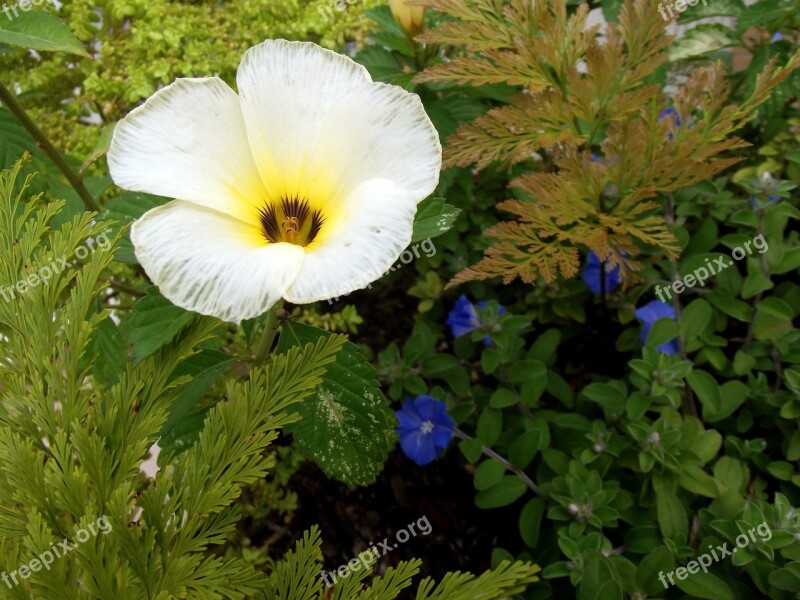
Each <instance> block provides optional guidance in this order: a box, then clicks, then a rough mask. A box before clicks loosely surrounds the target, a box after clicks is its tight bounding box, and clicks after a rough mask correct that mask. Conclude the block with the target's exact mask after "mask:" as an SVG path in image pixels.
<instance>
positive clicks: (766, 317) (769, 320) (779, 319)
mask: <svg viewBox="0 0 800 600" xmlns="http://www.w3.org/2000/svg"><path fill="white" fill-rule="evenodd" d="M793 317H794V313H793V311H792V308H791V306H789V305H788V304H787V303H786V302H784V301H783V300H780V299H778V298H765V299H764V300H763V301H762V302H761V303H759V305H758V306H757V307H756V316H755V319H754V320H753V333H755V337H756V339H757V340H768V341H776V340H778V339H780V338H781V337H783V335H784V334H786V333H787V332H788V331H791V330H792V329H793V325H792V319H793Z"/></svg>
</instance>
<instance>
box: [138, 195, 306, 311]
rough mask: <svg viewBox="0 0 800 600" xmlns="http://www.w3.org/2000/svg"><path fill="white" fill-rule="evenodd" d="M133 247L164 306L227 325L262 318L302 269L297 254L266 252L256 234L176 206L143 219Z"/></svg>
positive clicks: (292, 250)
mask: <svg viewBox="0 0 800 600" xmlns="http://www.w3.org/2000/svg"><path fill="white" fill-rule="evenodd" d="M131 240H132V241H133V244H134V247H135V248H136V258H137V259H138V260H139V263H140V264H141V265H142V267H144V270H145V272H146V273H147V275H148V276H149V277H150V279H151V280H152V281H153V283H154V284H155V285H156V286H158V288H159V290H160V291H161V293H162V294H163V295H164V296H166V297H167V298H168V299H169V300H170V301H172V302H173V303H174V304H176V305H178V306H180V307H182V308H185V309H187V310H193V311H195V312H199V313H201V314H204V315H211V316H214V317H219V318H220V319H222V320H224V321H231V322H239V321H241V320H243V319H249V318H252V317H256V316H258V315H260V314H262V313H264V312H266V311H267V310H268V309H269V308H270V307H271V306H272V305H273V304H275V302H277V301H278V300H279V299H280V298H281V296H283V294H284V292H285V291H286V289H287V288H288V286H289V285H290V284H291V282H292V281H293V280H294V279H295V277H296V276H297V273H298V272H299V271H300V269H301V267H302V264H303V249H302V248H301V247H300V246H295V245H292V244H267V243H265V242H264V239H263V237H261V232H260V230H259V229H258V228H257V227H255V226H251V225H248V224H246V223H243V222H241V221H239V220H237V219H234V218H232V217H230V216H228V215H224V214H222V213H219V212H216V211H213V210H209V209H207V208H204V207H202V206H197V205H196V204H192V203H191V202H183V201H180V200H175V201H173V202H170V203H169V204H166V205H164V206H160V207H158V208H155V209H153V210H151V211H149V212H147V213H145V215H144V216H143V217H142V218H141V219H139V220H138V221H136V222H135V223H134V224H133V229H132V231H131Z"/></svg>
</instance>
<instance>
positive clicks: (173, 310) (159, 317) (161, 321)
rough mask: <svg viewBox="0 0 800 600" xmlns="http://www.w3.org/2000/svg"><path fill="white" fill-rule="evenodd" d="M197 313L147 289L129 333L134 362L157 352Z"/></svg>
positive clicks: (134, 306)
mask: <svg viewBox="0 0 800 600" xmlns="http://www.w3.org/2000/svg"><path fill="white" fill-rule="evenodd" d="M197 316H198V315H197V313H193V312H189V311H187V310H184V309H182V308H180V307H178V306H175V305H174V304H172V302H170V301H169V300H167V299H166V298H164V296H162V295H161V294H160V293H159V292H158V290H157V289H156V288H155V287H151V288H150V289H148V290H147V295H146V296H145V297H144V298H141V299H140V300H139V301H137V302H136V304H134V305H133V314H132V315H131V324H130V334H129V336H128V341H129V343H130V344H131V345H132V346H133V364H134V365H137V364H139V363H140V362H141V361H143V360H144V359H145V358H147V357H148V356H151V355H153V354H155V353H156V352H157V351H158V350H159V348H161V347H162V346H164V345H165V344H167V343H168V342H170V341H171V340H172V339H173V338H174V337H175V336H177V335H178V334H179V333H180V332H181V331H182V330H183V329H184V328H185V327H187V326H188V325H189V324H191V322H192V321H194V319H195V318H197Z"/></svg>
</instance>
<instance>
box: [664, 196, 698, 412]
mask: <svg viewBox="0 0 800 600" xmlns="http://www.w3.org/2000/svg"><path fill="white" fill-rule="evenodd" d="M664 220H665V221H666V223H667V225H668V226H669V227H670V228H673V227H675V200H674V199H673V197H672V194H668V195H667V198H666V215H665V216H664ZM669 267H670V271H671V273H670V274H671V276H672V282H673V283H675V282H676V281H680V280H681V275H680V273H679V272H678V263H677V261H676V260H675V259H674V258H671V257H670V259H669ZM674 289H675V288H673V291H674ZM672 306H673V308H674V309H675V321H677V322H678V323H680V322H681V301H680V299H679V298H678V293H677V292H675V294H674V296H673V298H672ZM678 353H679V354H680V356H681V360H689V358H688V355H687V354H686V346H685V344H684V342H683V335H682V334H678ZM684 400H685V406H686V408H688V409H689V413H690V414H691V415H693V416H695V417H696V416H697V415H698V412H697V405H696V404H695V401H694V393H693V392H692V388H691V387H690V386H688V385H687V386H686V388H685V393H684Z"/></svg>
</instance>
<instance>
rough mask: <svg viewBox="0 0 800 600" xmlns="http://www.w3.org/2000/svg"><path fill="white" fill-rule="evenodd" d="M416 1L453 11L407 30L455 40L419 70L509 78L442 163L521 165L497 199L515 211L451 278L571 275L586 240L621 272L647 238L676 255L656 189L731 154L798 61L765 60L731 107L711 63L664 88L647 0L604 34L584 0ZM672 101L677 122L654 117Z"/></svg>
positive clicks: (468, 79) (688, 181) (660, 43)
mask: <svg viewBox="0 0 800 600" xmlns="http://www.w3.org/2000/svg"><path fill="white" fill-rule="evenodd" d="M425 4H427V5H428V6H430V7H432V8H433V9H435V10H438V11H441V12H444V13H446V14H448V15H449V16H451V17H453V20H448V21H444V22H443V23H442V24H441V25H439V27H438V28H437V29H434V30H430V31H428V32H426V33H424V34H423V35H422V36H420V37H419V38H418V40H420V41H424V42H427V43H429V44H439V45H442V46H445V47H448V46H453V45H455V46H456V47H459V46H460V47H461V48H462V49H459V50H458V51H457V52H456V53H455V54H454V55H453V56H451V57H450V58H451V60H449V61H444V62H442V63H441V64H438V65H436V66H434V67H432V68H430V69H428V70H427V71H425V72H424V73H422V74H421V76H419V77H418V78H417V80H418V81H419V82H457V83H462V84H470V85H483V84H492V83H502V82H506V83H509V84H511V85H514V86H519V90H520V93H518V94H517V95H516V96H514V97H513V98H512V100H511V102H510V103H509V104H507V105H505V106H500V107H497V108H493V109H492V110H490V111H489V112H488V113H487V114H485V115H484V116H481V117H479V118H478V119H477V120H475V121H474V122H473V123H471V124H467V125H464V126H462V127H460V128H459V129H458V131H457V132H456V133H455V134H454V135H453V136H451V137H450V138H449V139H448V141H447V145H446V148H445V165H446V166H460V167H466V166H469V165H473V164H474V165H477V167H478V168H485V167H488V166H489V165H490V164H493V163H498V162H499V163H501V164H505V165H514V164H519V163H523V164H524V163H527V164H528V166H529V168H530V170H529V171H528V172H526V173H524V174H522V175H521V176H519V177H517V178H516V179H515V180H514V181H512V183H511V187H512V189H514V190H515V195H516V198H514V199H511V200H507V201H505V202H503V203H501V204H500V205H499V208H501V209H503V210H505V211H507V212H509V213H511V214H513V215H514V216H515V217H516V220H513V221H506V222H501V223H499V224H498V225H495V226H493V227H491V228H489V229H488V230H487V231H486V232H485V235H486V236H487V237H488V238H491V239H492V240H493V243H492V245H491V246H490V247H489V248H488V249H487V250H486V253H485V258H484V259H483V260H481V261H480V262H479V263H478V264H476V265H475V266H473V267H471V268H469V269H466V270H464V271H462V272H461V273H459V274H458V275H457V276H456V278H455V279H454V280H453V281H452V282H451V283H450V285H455V284H457V283H461V282H464V281H469V280H479V279H487V278H490V277H498V276H499V277H502V278H503V281H504V282H506V283H509V282H510V281H512V280H514V279H515V278H517V277H519V278H521V279H522V280H523V281H524V282H528V283H533V282H534V281H536V280H537V279H538V278H541V279H543V280H544V281H546V282H552V281H554V280H556V279H557V278H558V276H564V277H573V276H574V275H576V274H577V272H578V267H579V265H580V254H581V251H583V250H584V249H585V248H587V247H588V248H589V249H591V250H592V251H594V252H595V253H596V254H597V255H598V256H600V257H601V258H602V259H603V260H604V261H608V262H609V264H610V267H611V268H613V267H614V266H615V265H617V264H620V265H622V266H623V267H624V268H623V270H622V275H623V277H624V276H625V275H626V274H628V273H629V272H630V271H638V270H640V269H641V268H642V262H641V259H642V254H643V252H644V251H645V249H646V248H652V247H656V248H661V249H662V250H664V251H665V252H666V253H667V254H669V255H670V256H675V254H676V250H677V242H676V240H675V238H674V236H673V235H672V233H671V232H670V231H669V229H668V227H667V223H666V220H665V218H664V210H663V206H662V203H661V202H660V201H659V200H660V199H663V194H665V193H668V192H672V191H675V190H677V189H680V188H683V187H687V186H690V185H693V184H695V183H697V182H699V181H703V180H706V179H709V178H711V177H712V176H713V175H714V174H716V173H719V172H720V171H722V170H724V169H725V168H727V167H729V166H730V165H732V164H734V163H736V162H738V160H739V159H738V158H736V157H732V156H731V155H730V154H728V152H729V151H731V150H736V149H739V148H742V147H743V146H746V145H747V144H746V142H744V141H743V140H741V139H738V138H736V137H735V136H734V135H733V134H734V132H735V131H736V130H738V129H739V128H741V126H742V125H743V124H744V123H745V122H746V121H747V120H748V119H749V118H750V117H751V114H752V111H753V110H754V109H755V108H756V107H757V106H758V105H759V104H761V103H762V102H764V101H765V100H766V99H767V98H768V96H769V93H770V90H771V89H772V88H773V87H774V86H775V85H777V84H778V83H780V82H781V81H783V79H785V78H786V77H787V76H788V75H789V73H790V72H791V70H792V69H794V68H796V67H797V66H798V64H800V55H795V56H794V57H793V58H792V60H791V61H790V63H789V65H787V66H786V67H784V68H775V65H774V63H771V64H768V65H767V66H766V68H765V70H764V73H763V74H762V75H761V76H760V77H759V78H758V81H757V82H756V84H755V86H754V89H753V91H752V94H751V95H750V97H749V98H747V99H746V100H745V101H744V102H743V103H741V105H739V106H736V105H735V104H734V103H732V102H730V101H729V100H728V97H729V89H728V87H729V86H728V84H727V82H726V81H725V78H724V74H723V72H722V67H721V66H720V65H714V66H710V67H707V68H706V67H703V68H698V69H696V70H695V71H693V73H692V74H691V76H689V77H688V79H687V81H686V83H685V85H684V86H683V88H682V89H681V90H680V92H679V93H678V94H677V95H676V96H675V97H674V98H672V99H670V98H668V97H667V96H666V94H665V93H664V92H663V91H662V90H661V87H660V86H659V85H658V84H654V83H652V80H651V78H652V77H653V75H654V73H655V72H656V70H657V69H658V68H659V67H661V66H662V65H663V64H664V63H665V62H666V61H667V53H666V51H665V50H666V48H667V45H668V44H669V41H670V38H668V37H667V36H665V35H664V27H665V25H664V22H663V19H662V18H661V17H660V16H659V14H658V12H657V11H656V10H655V9H654V8H653V6H652V3H651V2H649V1H648V0H635V1H628V2H626V3H625V5H624V6H623V8H622V11H621V13H620V19H619V24H618V25H617V24H612V25H609V27H608V29H607V31H606V34H605V40H602V39H601V38H599V37H598V36H597V27H592V28H589V27H587V16H588V12H589V9H588V6H587V5H586V4H583V5H581V6H579V7H578V8H577V9H576V10H575V11H574V12H573V13H572V14H570V13H569V12H568V10H567V5H566V3H565V2H564V0H551V1H541V2H539V1H537V2H530V0H510V1H508V2H503V1H501V0H427V1H426V2H425ZM670 104H672V105H673V106H674V109H675V111H676V112H677V117H678V118H679V119H680V123H682V126H678V123H677V122H676V120H675V118H674V117H673V118H666V119H660V118H659V114H660V113H661V112H662V111H663V110H664V109H666V108H667V107H669V106H670ZM534 153H538V154H539V155H540V158H542V159H543V160H542V162H541V163H540V164H535V163H533V161H532V160H531V159H532V157H533V155H534ZM660 194H662V195H661V196H660Z"/></svg>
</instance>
